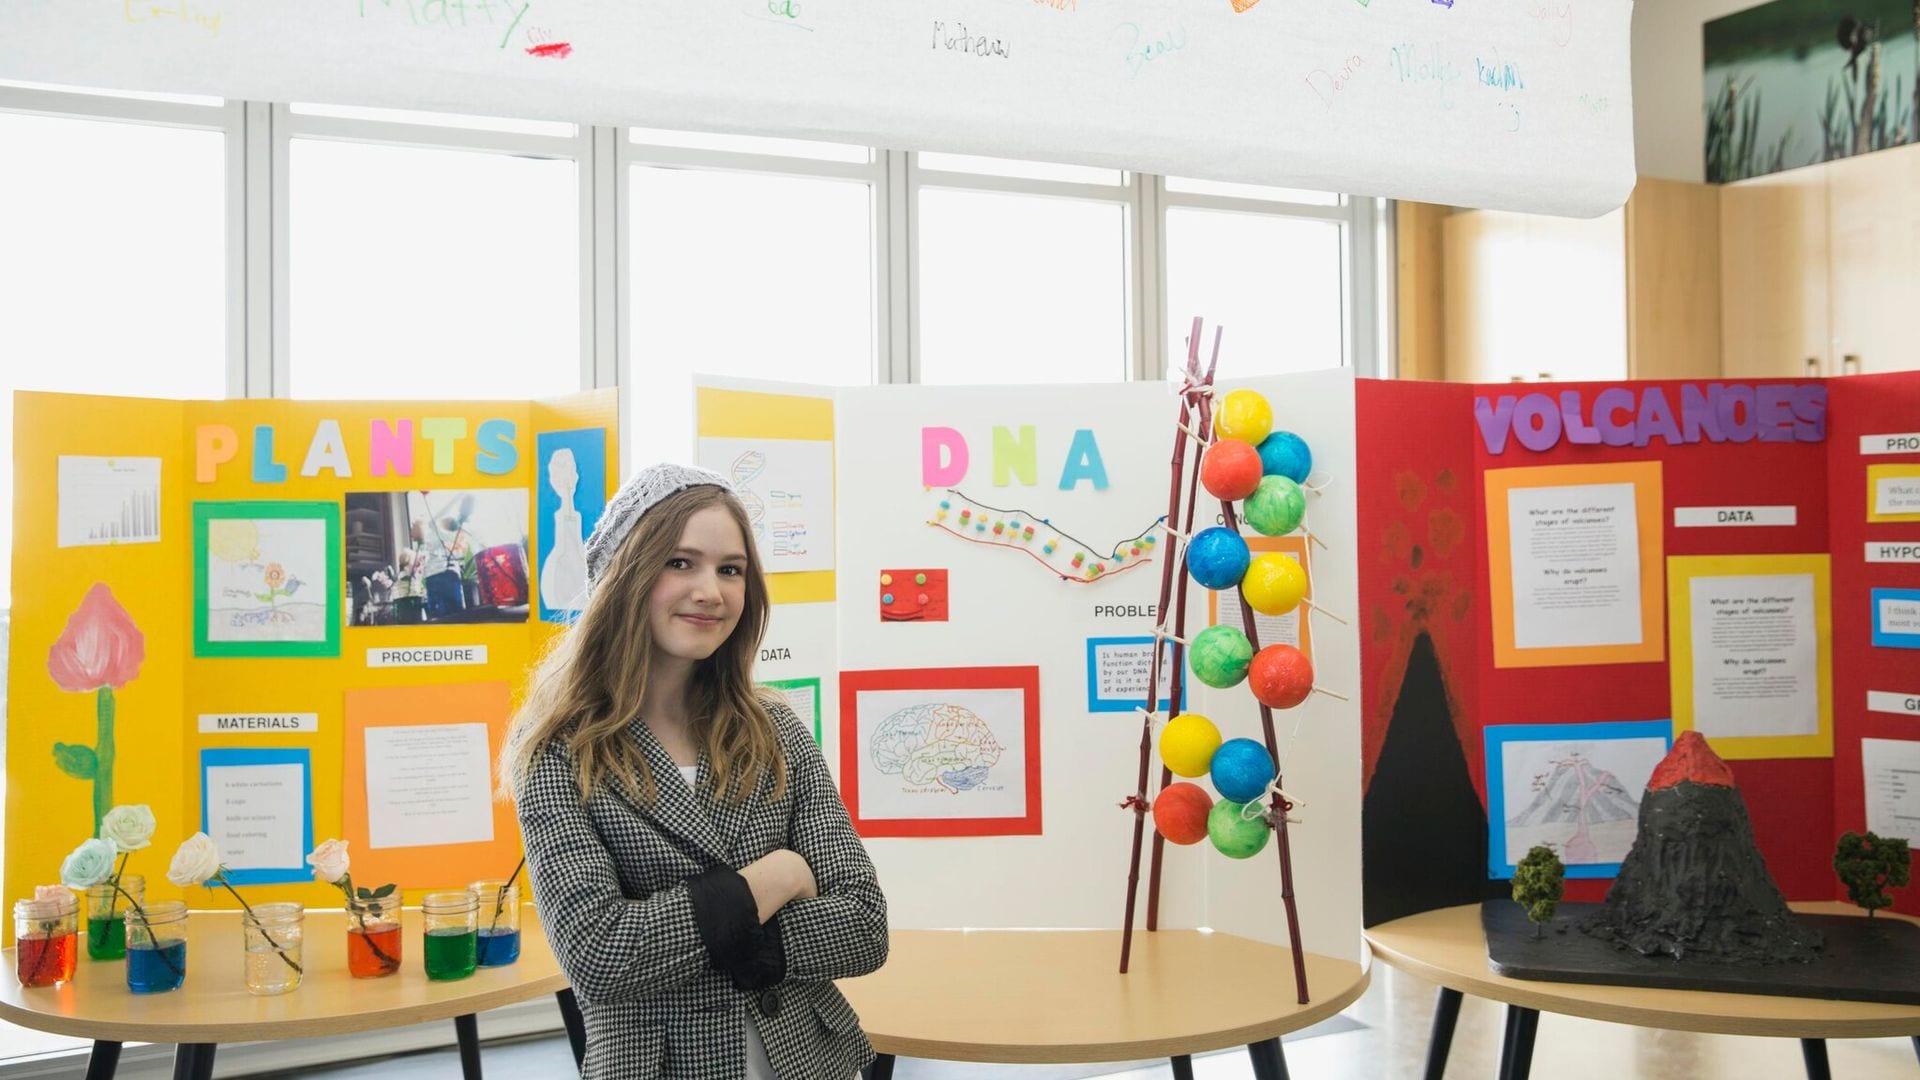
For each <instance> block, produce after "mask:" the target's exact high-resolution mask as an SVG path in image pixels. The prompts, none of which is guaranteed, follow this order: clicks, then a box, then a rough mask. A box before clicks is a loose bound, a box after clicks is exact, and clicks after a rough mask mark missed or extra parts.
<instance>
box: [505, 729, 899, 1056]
mask: <svg viewBox="0 0 1920 1080" xmlns="http://www.w3.org/2000/svg"><path fill="white" fill-rule="evenodd" d="M769 711H770V712H771V713H772V714H773V718H774V721H775V723H776V725H777V726H778V727H779V730H780V736H781V742H782V744H783V747H784V750H785V753H786V758H787V792H786V797H785V798H783V799H780V800H779V801H774V800H773V799H772V798H771V793H772V783H771V779H770V778H763V779H762V781H761V784H760V787H759V789H758V790H757V791H756V792H755V793H754V794H753V795H752V796H751V797H749V798H748V799H747V800H746V801H745V802H742V803H729V802H727V801H725V800H721V799H715V798H712V797H710V796H709V795H707V794H706V793H705V792H704V791H701V792H700V793H698V794H696V793H695V792H694V791H691V790H689V789H688V788H687V786H686V785H685V784H682V783H679V782H678V777H677V776H676V775H675V765H674V762H673V759H672V758H671V757H669V756H668V754H667V752H666V750H665V749H664V748H663V747H662V746H661V745H660V743H659V741H658V740H657V739H655V738H654V736H653V733H652V732H651V731H649V730H648V729H647V726H646V724H645V723H644V722H642V721H641V720H639V719H637V718H636V719H634V720H633V721H631V722H630V723H629V725H628V730H629V731H630V732H631V733H632V736H633V738H634V739H635V740H637V741H638V742H639V743H640V746H641V748H642V749H643V751H644V752H645V754H646V759H647V765H648V767H649V768H651V769H652V771H653V776H654V779H655V785H654V787H655V791H656V795H655V799H654V805H653V806H652V807H650V808H648V809H644V810H643V809H640V808H638V807H636V806H635V805H634V804H633V803H631V802H629V801H628V800H627V799H626V798H625V797H623V796H621V795H619V794H617V793H616V792H615V791H614V790H613V789H612V788H611V787H610V786H609V787H606V788H603V789H602V790H600V791H598V792H596V793H595V794H594V795H593V797H592V798H590V799H587V800H585V801H584V802H583V801H582V800H581V798H580V785H579V779H578V773H577V772H576V771H575V768H574V763H573V759H572V755H570V754H569V753H567V751H566V750H565V748H564V747H562V746H560V745H558V744H557V743H549V744H548V745H547V747H546V748H545V749H543V750H542V751H541V753H540V755H539V756H538V758H537V759H536V760H535V762H534V764H533V766H532V768H531V769H530V770H529V773H528V775H527V776H526V777H525V778H523V779H522V780H521V782H520V784H519V788H518V790H517V791H516V792H515V795H516V803H517V804H518V808H519V816H520V830H521V833H522V835H523V836H524V838H525V843H526V852H527V870H528V873H529V878H530V880H531V882H532V885H533V894H534V899H535V901H536V902H537V903H538V905H539V908H540V918H541V922H542V923H543V925H544V926H545V927H546V933H547V940H548V941H549V942H551V943H552V945H553V953H554V956H555V957H557V958H558V959H559V962H560V967H561V968H562V970H564V971H565V972H566V974H567V977H568V978H569V979H570V980H571V981H572V983H573V989H574V993H575V995H576V996H577V997H578V998H579V1001H580V1009H581V1012H582V1014H583V1015H584V1016H585V1018H586V1028H587V1056H586V1063H585V1066H584V1069H583V1072H582V1075H583V1076H584V1077H585V1078H586V1080H653V1078H668V1077H671V1078H682V1077H685V1078H690V1080H692V1078H697V1080H740V1078H741V1077H743V1076H744V1075H745V1068H746V1066H745V1040H746V1036H745V1033H744V1029H743V1023H742V1022H743V1018H744V1017H746V1016H747V1015H748V1013H749V1010H751V1015H752V1017H753V1020H754V1022H755V1024H756V1025H758V1027H759V1030H760V1037H761V1039H762V1041H764V1042H765V1044H766V1048H767V1056H768V1058H769V1059H770V1060H771V1061H772V1063H773V1067H774V1071H775V1072H776V1073H777V1074H778V1075H779V1076H780V1078H781V1080H847V1078H848V1077H850V1076H853V1075H854V1074H855V1073H856V1072H857V1071H858V1070H859V1069H861V1068H862V1067H863V1066H865V1065H866V1064H867V1063H868V1062H869V1061H871V1060H872V1059H873V1056H874V1052H873V1047H872V1045H871V1044H870V1043H868V1042H867V1037H866V1035H865V1034H864V1033H863V1032H862V1031H861V1030H860V1021H859V1018H858V1017H857V1016H855V1015H854V1013H853V1010H852V1008H851V1007H849V1006H848V1004H847V1001H846V999H845V998H844V997H842V996H841V995H840V991H839V990H838V989H836V988H835V987H834V985H833V983H832V981H831V980H833V979H842V978H849V977H852V976H855V975H864V974H866V973H867V972H870V971H874V970H876V969H878V968H879V967H880V965H881V964H883V963H885V962H886V959H887V902H886V898H885V897H884V896H882V895H881V893H880V884H879V881H878V879H877V878H876V877H875V876H874V872H873V864H872V862H870V861H869V860H868V858H867V853H866V849H865V848H864V847H863V846H862V845H861V843H860V838H859V837H858V836H857V835H855V833H854V831H853V826H852V823H851V822H850V821H849V820H848V818H847V811H846V807H845V805H843V804H842V803H841V801H840V795H839V792H838V791H836V790H835V788H834V786H833V778H832V777H831V776H830V775H829V774H828V772H827V765H826V760H825V759H824V758H823V757H822V756H821V754H820V749H819V747H817V746H815V745H814V742H813V735H812V733H811V732H810V731H808V730H807V729H806V727H804V726H803V725H802V724H801V722H800V719H799V717H797V716H795V715H794V713H793V712H792V710H790V709H788V708H787V707H786V706H785V705H784V704H776V705H772V706H770V707H769ZM699 769H700V774H699V785H698V786H699V787H701V788H704V786H705V784H706V781H707V759H706V755H705V753H704V752H703V753H702V754H701V757H700V765H699ZM782 847H786V848H791V849H793V850H794V851H797V852H799V853H800V854H801V855H802V856H803V857H805V858H806V860H807V863H808V865H809V866H811V867H812V868H813V875H814V879H815V881H816V882H817V883H818V886H819V889H818V892H819V895H818V896H815V897H812V898H806V899H796V900H793V901H790V902H789V903H788V904H787V905H786V906H785V907H784V908H782V909H781V910H780V915H779V924H780V926H779V931H780V935H781V944H782V945H783V946H784V949H785V952H786V978H785V981H783V982H781V983H780V984H779V985H778V986H776V987H774V988H772V989H770V990H764V991H746V990H740V989H736V988H735V986H734V983H733V981H732V980H731V979H730V978H729V977H728V976H727V975H725V974H722V973H721V972H719V971H717V970H715V969H714V968H713V967H712V966H711V965H710V964H709V962H708V953H707V949H706V947H705V945H704V944H703V943H702V938H701V934H700V931H699V929H698V927H697V925H696V923H695V921H694V909H693V905H692V901H691V899H690V894H689V891H688V886H687V884H686V881H687V879H688V878H691V877H693V876H695V875H697V874H699V873H701V872H702V871H704V870H707V869H709V868H711V867H713V866H714V865H716V864H719V863H724V864H725V865H727V866H729V867H733V868H735V869H738V868H740V867H743V866H745V865H747V864H748V863H750V862H753V861H754V860H755V859H758V858H760V857H761V856H762V855H765V854H767V853H768V852H771V851H774V850H776V849H779V848H782Z"/></svg>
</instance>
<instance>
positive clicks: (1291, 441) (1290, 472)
mask: <svg viewBox="0 0 1920 1080" xmlns="http://www.w3.org/2000/svg"><path fill="white" fill-rule="evenodd" d="M1260 471H1261V472H1263V473H1265V474H1267V475H1268V476H1284V477H1286V478H1287V479H1289V480H1291V481H1293V482H1294V483H1296V484H1304V483H1306V482H1307V474H1308V473H1310V472H1312V471H1313V451H1312V449H1310V448H1309V447H1308V446H1307V440H1305V439H1303V438H1301V437H1300V436H1298V435H1295V434H1294V433H1293V432H1291V431H1276V432H1274V433H1273V434H1271V435H1269V436H1267V437H1266V438H1265V439H1263V440H1261V442H1260Z"/></svg>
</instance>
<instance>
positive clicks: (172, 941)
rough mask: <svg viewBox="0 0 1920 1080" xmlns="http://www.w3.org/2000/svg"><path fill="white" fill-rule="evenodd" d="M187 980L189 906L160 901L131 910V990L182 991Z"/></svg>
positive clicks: (128, 970) (129, 971) (182, 903)
mask: <svg viewBox="0 0 1920 1080" xmlns="http://www.w3.org/2000/svg"><path fill="white" fill-rule="evenodd" d="M186 981H187V905H186V904H185V903H184V902H183V901H180V900H160V901H156V902H154V903H151V904H143V905H141V906H140V907H138V908H135V909H133V910H130V911H128V912H127V989H129V990H131V991H133V992H134V993H136V994H158V993H163V992H165V991H167V990H178V989H180V984H181V983H184V982H186Z"/></svg>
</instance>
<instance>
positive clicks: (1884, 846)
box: [1514, 832, 1912, 919]
mask: <svg viewBox="0 0 1920 1080" xmlns="http://www.w3.org/2000/svg"><path fill="white" fill-rule="evenodd" d="M1833 872H1834V873H1836V874H1838V875H1840V884H1842V885H1845V886H1846V887H1847V897H1848V899H1850V900H1852V901H1853V902H1854V903H1856V904H1859V905H1860V906H1861V907H1863V908H1866V909H1867V918H1869V919H1871V918H1873V911H1874V909H1875V908H1883V907H1886V906H1887V905H1888V904H1891V903H1893V897H1891V896H1889V895H1887V889H1889V888H1896V889H1897V888H1899V887H1900V886H1902V885H1905V884H1906V883H1907V881H1908V877H1909V875H1910V874H1911V872H1912V865H1911V864H1910V862H1909V861H1908V858H1907V842H1906V841H1905V840H1902V839H1899V838H1898V837H1880V836H1875V835H1874V834H1872V833H1854V832H1850V833H1846V834H1843V835H1842V836H1841V837H1840V842H1839V843H1838V844H1837V845H1835V846H1834V849H1833ZM1514 888H1515V889H1516V890H1517V889H1518V888H1519V885H1518V884H1517V882H1516V884H1515V886H1514Z"/></svg>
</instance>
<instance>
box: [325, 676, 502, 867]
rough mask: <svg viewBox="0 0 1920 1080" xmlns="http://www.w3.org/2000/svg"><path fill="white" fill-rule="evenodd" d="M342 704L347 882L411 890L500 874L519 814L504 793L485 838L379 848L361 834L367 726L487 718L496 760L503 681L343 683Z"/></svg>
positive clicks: (342, 811) (342, 824) (489, 751)
mask: <svg viewBox="0 0 1920 1080" xmlns="http://www.w3.org/2000/svg"><path fill="white" fill-rule="evenodd" d="M346 704H347V707H346V722H345V724H343V725H342V727H343V731H344V736H345V738H346V746H345V747H344V753H343V759H342V762H341V800H340V830H341V835H342V837H343V838H344V839H345V840H346V841H347V843H348V845H349V848H350V850H351V852H352V855H353V879H354V884H355V885H365V886H367V887H369V888H371V887H374V886H377V885H382V884H385V883H387V882H394V883H397V884H398V885H399V886H400V887H401V888H402V889H408V890H418V889H451V888H463V887H465V886H466V885H468V884H469V883H471V882H475V881H482V880H489V879H492V880H505V879H506V876H507V875H508V874H510V873H512V872H513V866H514V863H515V862H517V861H518V860H519V858H520V822H519V820H518V819H517V818H515V817H514V813H513V803H512V802H511V801H509V800H506V799H495V800H494V802H493V839H492V840H490V841H486V842H483V843H472V844H432V845H426V846H421V847H404V848H379V849H375V848H374V847H373V845H372V844H371V843H369V842H368V840H369V837H368V833H367V738H366V730H367V729H368V728H370V727H405V726H414V725H424V724H455V723H458V724H471V723H474V722H475V721H481V722H484V723H485V724H486V725H487V760H489V761H498V760H500V748H501V745H502V743H503V742H504V741H505V739H506V733H507V720H508V718H509V716H510V715H511V714H512V699H511V688H510V687H509V686H508V685H507V684H506V683H504V682H475V683H442V684H439V685H428V686H382V687H372V688H363V689H355V690H349V691H347V703H346Z"/></svg>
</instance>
